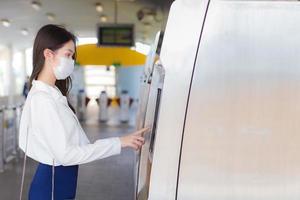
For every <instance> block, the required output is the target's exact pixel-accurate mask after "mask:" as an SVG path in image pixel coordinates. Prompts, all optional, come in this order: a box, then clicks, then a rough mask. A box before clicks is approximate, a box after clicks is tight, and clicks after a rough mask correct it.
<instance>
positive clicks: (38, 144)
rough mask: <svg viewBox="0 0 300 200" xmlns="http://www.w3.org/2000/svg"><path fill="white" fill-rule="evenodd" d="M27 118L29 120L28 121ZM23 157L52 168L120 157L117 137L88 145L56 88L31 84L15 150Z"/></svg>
mask: <svg viewBox="0 0 300 200" xmlns="http://www.w3.org/2000/svg"><path fill="white" fill-rule="evenodd" d="M30 117H31V119H29V118H30ZM27 130H28V143H27V156H28V157H31V158H32V159H34V160H36V161H38V162H41V163H44V164H48V165H52V164H53V159H54V166H58V165H64V166H68V165H77V164H83V163H88V162H91V161H94V160H98V159H101V158H106V157H109V156H112V155H117V154H120V153H121V142H120V139H119V138H117V137H113V138H108V139H100V140H97V141H96V142H95V143H93V144H91V143H90V141H89V140H88V138H87V136H86V134H85V133H84V131H83V129H82V127H81V125H80V123H79V121H78V119H77V117H76V115H75V114H74V113H73V111H72V110H71V109H70V108H69V106H68V103H67V99H66V97H65V96H63V95H62V93H61V92H60V91H59V89H58V88H57V87H55V86H54V87H52V86H50V85H48V84H46V83H44V82H42V81H38V80H34V81H33V82H32V88H31V90H30V91H29V93H28V96H27V99H26V102H25V105H24V108H23V112H22V116H21V122H20V129H19V147H20V148H21V149H22V150H23V151H24V152H25V147H26V136H27Z"/></svg>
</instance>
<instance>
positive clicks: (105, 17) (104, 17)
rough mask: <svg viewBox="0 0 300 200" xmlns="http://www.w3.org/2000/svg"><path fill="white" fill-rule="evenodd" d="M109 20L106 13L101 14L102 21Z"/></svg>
mask: <svg viewBox="0 0 300 200" xmlns="http://www.w3.org/2000/svg"><path fill="white" fill-rule="evenodd" d="M107 20H108V17H107V16H106V15H101V16H100V21H101V22H107Z"/></svg>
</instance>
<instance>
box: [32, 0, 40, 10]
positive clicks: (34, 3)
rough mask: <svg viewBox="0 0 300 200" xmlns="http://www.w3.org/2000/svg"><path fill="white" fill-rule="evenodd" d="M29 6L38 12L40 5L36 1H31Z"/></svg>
mask: <svg viewBox="0 0 300 200" xmlns="http://www.w3.org/2000/svg"><path fill="white" fill-rule="evenodd" d="M31 6H32V7H33V9H34V10H40V9H41V6H42V4H41V3H40V2H38V1H32V2H31Z"/></svg>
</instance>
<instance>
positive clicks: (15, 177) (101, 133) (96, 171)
mask: <svg viewBox="0 0 300 200" xmlns="http://www.w3.org/2000/svg"><path fill="white" fill-rule="evenodd" d="M83 128H84V129H85V131H86V133H87V135H88V137H89V138H90V140H91V141H95V140H96V139H99V138H106V137H114V136H122V135H124V134H126V133H128V132H130V131H131V130H132V127H129V126H126V125H122V126H113V127H112V126H106V125H99V124H98V123H88V124H83ZM134 154H135V153H134V151H132V150H129V149H123V151H122V153H121V155H118V156H113V157H110V158H106V159H103V160H99V161H95V162H92V163H88V164H84V165H81V166H80V168H79V178H78V186H77V198H76V199H78V200H132V199H133V185H134V184H133V182H134V181H133V172H134V171H133V165H134ZM35 168H36V162H35V161H33V160H28V165H27V170H26V178H25V183H26V184H25V196H26V195H27V191H28V186H29V183H30V180H31V178H32V176H33V174H34V172H35ZM21 171H22V160H20V161H19V162H15V161H13V162H11V163H10V164H8V165H7V166H6V170H5V172H3V173H0V200H15V199H18V196H19V188H20V180H21ZM24 199H27V198H24Z"/></svg>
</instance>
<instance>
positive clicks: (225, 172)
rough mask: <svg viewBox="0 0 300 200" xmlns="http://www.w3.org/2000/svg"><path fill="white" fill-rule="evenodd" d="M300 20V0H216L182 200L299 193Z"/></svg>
mask: <svg viewBox="0 0 300 200" xmlns="http://www.w3.org/2000/svg"><path fill="white" fill-rule="evenodd" d="M299 24H300V4H299V2H288V1H285V2H279V1H218V0H213V1H212V3H211V5H210V8H209V10H208V15H207V20H206V25H205V27H204V32H203V38H202V40H201V42H200V47H199V53H198V58H197V63H196V69H195V72H194V78H193V81H192V89H191V95H190V101H189V106H188V113H187V118H186V126H185V129H184V142H183V148H182V157H181V167H180V177H179V185H178V198H177V199H179V200H187V199H188V200H199V199H205V200H209V199H218V200H225V199H226V200H227V199H228V200H262V199H263V200H282V199H285V200H296V199H297V200H298V199H300V157H299V147H300V134H299V132H300V123H299V119H300V93H299V91H300V67H299V52H300V34H299V32H300V26H299ZM165 92H166V91H165ZM170 126H172V125H170Z"/></svg>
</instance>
